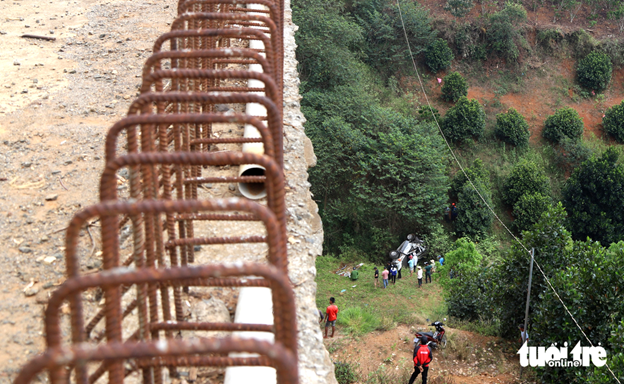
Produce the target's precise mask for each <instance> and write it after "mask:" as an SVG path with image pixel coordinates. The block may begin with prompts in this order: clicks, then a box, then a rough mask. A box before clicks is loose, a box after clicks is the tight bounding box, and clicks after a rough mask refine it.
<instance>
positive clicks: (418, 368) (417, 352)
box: [409, 336, 433, 384]
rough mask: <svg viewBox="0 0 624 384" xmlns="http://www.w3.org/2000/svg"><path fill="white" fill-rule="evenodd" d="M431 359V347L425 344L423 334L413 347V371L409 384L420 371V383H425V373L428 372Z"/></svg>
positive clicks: (412, 383) (412, 382)
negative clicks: (417, 343)
mask: <svg viewBox="0 0 624 384" xmlns="http://www.w3.org/2000/svg"><path fill="white" fill-rule="evenodd" d="M431 360H433V354H432V353H431V347H429V346H428V345H427V338H426V337H425V336H423V337H421V338H420V345H419V346H418V348H415V349H414V373H412V377H410V380H409V384H414V380H416V378H417V377H418V375H419V374H421V373H422V383H423V384H427V374H428V373H429V363H431Z"/></svg>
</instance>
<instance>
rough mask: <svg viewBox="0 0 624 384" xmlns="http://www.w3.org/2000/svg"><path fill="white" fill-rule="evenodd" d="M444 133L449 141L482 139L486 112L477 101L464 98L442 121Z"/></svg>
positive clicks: (461, 98) (460, 99)
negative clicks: (471, 138) (470, 138)
mask: <svg viewBox="0 0 624 384" xmlns="http://www.w3.org/2000/svg"><path fill="white" fill-rule="evenodd" d="M441 127H442V132H444V135H445V136H446V138H447V139H448V140H449V141H452V142H458V141H462V140H465V139H467V138H469V137H476V138H478V137H480V136H481V135H482V134H483V129H484V128H485V110H484V109H483V107H482V106H481V104H479V102H478V101H477V100H475V99H471V100H468V98H467V97H466V96H462V97H460V98H459V100H458V101H457V104H455V106H454V107H452V108H450V109H449V110H448V111H447V112H446V115H445V116H444V119H443V120H442V126H441Z"/></svg>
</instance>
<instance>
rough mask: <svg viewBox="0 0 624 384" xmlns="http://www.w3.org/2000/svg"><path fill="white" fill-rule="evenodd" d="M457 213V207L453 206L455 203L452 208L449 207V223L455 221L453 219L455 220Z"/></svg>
mask: <svg viewBox="0 0 624 384" xmlns="http://www.w3.org/2000/svg"><path fill="white" fill-rule="evenodd" d="M458 213H459V212H458V211H457V207H456V206H455V203H453V206H452V207H451V221H455V219H457V214H458Z"/></svg>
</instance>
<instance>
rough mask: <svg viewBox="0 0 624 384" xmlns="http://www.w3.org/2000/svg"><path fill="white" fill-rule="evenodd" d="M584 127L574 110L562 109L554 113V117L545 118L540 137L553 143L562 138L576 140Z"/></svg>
mask: <svg viewBox="0 0 624 384" xmlns="http://www.w3.org/2000/svg"><path fill="white" fill-rule="evenodd" d="M584 129H585V125H584V124H583V119H581V117H580V116H579V114H578V112H576V110H575V109H574V108H570V107H563V108H560V109H558V110H557V111H555V114H554V115H550V116H548V117H547V118H546V122H545V123H544V131H543V132H542V136H544V137H545V138H547V139H548V140H552V141H553V142H555V143H559V142H560V141H561V139H562V138H564V137H568V138H570V139H578V138H580V137H581V136H582V135H583V130H584Z"/></svg>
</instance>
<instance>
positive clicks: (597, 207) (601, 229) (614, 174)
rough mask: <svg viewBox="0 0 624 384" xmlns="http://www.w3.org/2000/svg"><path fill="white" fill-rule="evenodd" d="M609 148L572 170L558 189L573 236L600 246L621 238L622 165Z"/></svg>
mask: <svg viewBox="0 0 624 384" xmlns="http://www.w3.org/2000/svg"><path fill="white" fill-rule="evenodd" d="M617 160H618V153H617V152H616V151H615V149H613V148H612V147H611V148H609V149H607V151H606V152H605V153H603V154H602V156H600V157H597V156H592V158H590V159H589V160H587V161H585V162H583V164H582V165H581V166H580V167H579V168H578V169H576V170H575V171H574V173H573V174H572V176H570V178H569V179H568V181H567V182H566V185H565V187H564V189H563V191H562V195H563V205H564V206H565V208H566V210H567V212H568V216H569V219H568V222H567V226H568V228H569V229H570V231H571V232H572V235H573V236H574V238H575V239H578V240H585V239H586V238H587V237H590V238H591V239H592V240H595V241H599V242H601V243H602V244H603V245H604V246H607V245H609V244H610V243H614V242H617V241H620V240H624V215H623V214H622V209H621V208H622V207H623V206H624V166H622V165H621V164H618V163H617Z"/></svg>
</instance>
